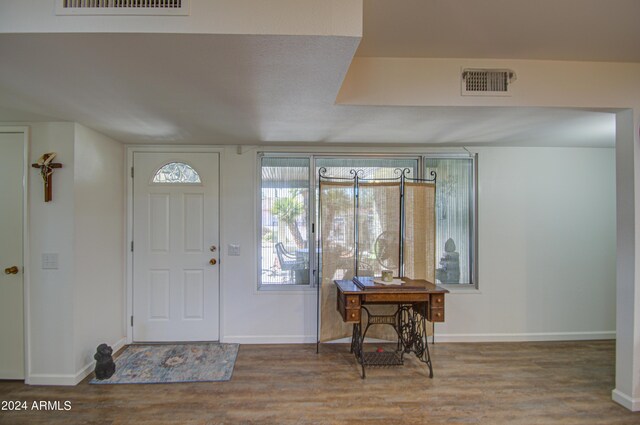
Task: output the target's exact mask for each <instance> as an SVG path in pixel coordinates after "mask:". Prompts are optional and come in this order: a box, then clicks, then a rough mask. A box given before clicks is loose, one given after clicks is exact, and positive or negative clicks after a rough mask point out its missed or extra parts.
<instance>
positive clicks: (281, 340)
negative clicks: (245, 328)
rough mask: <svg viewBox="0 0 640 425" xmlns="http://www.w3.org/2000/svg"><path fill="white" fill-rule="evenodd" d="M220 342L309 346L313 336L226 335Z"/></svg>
mask: <svg viewBox="0 0 640 425" xmlns="http://www.w3.org/2000/svg"><path fill="white" fill-rule="evenodd" d="M220 341H221V342H226V343H236V344H311V343H314V344H315V342H316V336H315V335H238V336H234V335H227V336H225V337H224V338H221V339H220Z"/></svg>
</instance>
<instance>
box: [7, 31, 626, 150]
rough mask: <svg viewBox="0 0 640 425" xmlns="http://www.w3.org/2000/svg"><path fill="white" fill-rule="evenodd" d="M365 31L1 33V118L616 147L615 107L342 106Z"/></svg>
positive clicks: (295, 137) (155, 130)
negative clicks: (348, 34) (307, 33)
mask: <svg viewBox="0 0 640 425" xmlns="http://www.w3.org/2000/svg"><path fill="white" fill-rule="evenodd" d="M357 45H358V39H357V38H354V37H327V36H323V37H315V36H296V37H290V36H246V35H175V34H164V35H162V34H56V35H53V34H39V35H38V34H14V35H6V34H5V35H0V57H2V61H0V122H1V121H4V122H15V121H50V120H64V121H76V122H79V123H82V124H84V125H86V126H89V127H91V128H94V129H96V130H98V131H100V132H102V133H104V134H106V135H109V136H111V137H113V138H115V139H116V140H120V141H122V142H125V143H189V144H260V143H262V144H274V143H286V144H298V145H299V144H304V143H336V144H377V143H384V144H405V145H410V144H420V145H438V146H465V145H470V144H474V143H477V144H484V145H514V146H613V144H614V137H615V136H614V134H615V133H614V131H615V125H614V120H613V115H612V114H608V113H602V112H592V111H581V110H567V109H545V108H488V107H457V108H452V107H447V108H439V107H393V106H351V105H337V104H336V103H335V99H336V95H337V93H338V91H339V89H340V86H341V84H342V81H343V78H344V75H345V73H346V71H347V69H348V67H349V64H350V63H351V60H352V57H353V55H354V53H355V50H356V48H357Z"/></svg>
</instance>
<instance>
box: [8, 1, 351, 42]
mask: <svg viewBox="0 0 640 425" xmlns="http://www.w3.org/2000/svg"><path fill="white" fill-rule="evenodd" d="M54 4H55V3H54V0H30V1H24V0H0V33H30V32H33V33H50V32H51V33H56V32H58V33H75V32H89V33H91V32H107V33H113V32H121V33H182V34H281V35H344V36H360V35H362V0H269V1H264V0H191V13H190V15H189V16H122V15H115V16H56V15H55V13H54V10H55V8H54Z"/></svg>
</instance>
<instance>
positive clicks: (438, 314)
mask: <svg viewBox="0 0 640 425" xmlns="http://www.w3.org/2000/svg"><path fill="white" fill-rule="evenodd" d="M427 320H428V321H430V322H444V308H435V307H432V308H430V309H429V313H428V314H427Z"/></svg>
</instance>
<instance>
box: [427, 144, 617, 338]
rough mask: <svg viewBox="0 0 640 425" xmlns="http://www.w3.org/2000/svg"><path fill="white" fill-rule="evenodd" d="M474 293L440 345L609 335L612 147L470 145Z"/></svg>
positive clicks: (458, 302) (459, 296)
mask: <svg viewBox="0 0 640 425" xmlns="http://www.w3.org/2000/svg"><path fill="white" fill-rule="evenodd" d="M476 151H477V152H478V155H479V169H478V171H479V174H478V184H479V186H478V188H479V195H478V198H479V200H478V233H479V235H478V242H479V248H478V252H479V279H478V281H479V288H480V290H479V291H464V292H454V293H452V294H451V295H449V296H448V297H447V298H448V299H447V306H446V307H447V312H446V321H445V323H444V324H442V325H438V329H437V333H438V339H439V340H442V341H447V340H449V341H469V340H471V341H473V340H491V341H495V340H532V339H543V340H549V339H573V338H575V339H589V338H596V339H600V338H613V337H615V310H616V304H615V290H616V204H615V203H616V199H615V157H614V153H615V151H614V149H593V148H478V149H477V150H476Z"/></svg>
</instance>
